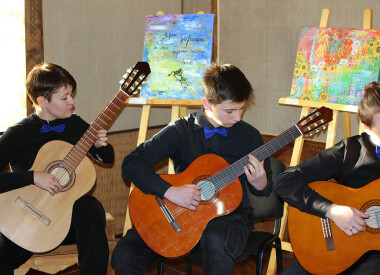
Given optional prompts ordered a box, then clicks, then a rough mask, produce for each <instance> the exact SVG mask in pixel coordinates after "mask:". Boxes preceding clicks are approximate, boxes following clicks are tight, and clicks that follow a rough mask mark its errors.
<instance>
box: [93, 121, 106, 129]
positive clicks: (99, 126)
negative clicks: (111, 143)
mask: <svg viewBox="0 0 380 275" xmlns="http://www.w3.org/2000/svg"><path fill="white" fill-rule="evenodd" d="M94 124H96V126H98V128H99V129H101V128H103V126H101V125H99V124H98V123H97V122H96V121H94ZM103 129H104V128H103Z"/></svg>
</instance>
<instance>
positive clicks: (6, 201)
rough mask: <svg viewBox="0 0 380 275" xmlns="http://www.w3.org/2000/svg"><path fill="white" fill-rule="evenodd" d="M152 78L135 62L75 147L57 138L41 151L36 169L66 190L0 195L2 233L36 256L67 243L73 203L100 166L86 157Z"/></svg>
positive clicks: (144, 65) (32, 188)
mask: <svg viewBox="0 0 380 275" xmlns="http://www.w3.org/2000/svg"><path fill="white" fill-rule="evenodd" d="M149 74H150V68H149V64H148V63H146V62H138V63H136V65H135V66H134V67H133V68H132V69H131V70H130V71H129V72H128V73H127V74H125V75H124V79H123V80H122V81H121V86H120V89H119V90H118V92H117V93H116V95H115V96H114V97H113V98H112V100H111V101H110V102H109V103H108V104H107V106H106V107H105V108H104V109H103V111H102V112H101V114H100V115H99V116H98V117H97V118H96V119H95V120H94V122H92V123H91V125H90V127H89V128H88V129H87V131H86V132H85V133H84V134H83V136H82V137H81V138H80V140H79V141H78V142H77V143H76V144H75V146H73V145H71V144H69V143H67V142H64V141H58V140H57V141H51V142H48V143H46V144H45V145H44V146H42V147H41V148H40V150H39V152H38V154H37V156H36V159H35V160H34V164H33V166H32V168H31V170H34V171H46V172H47V173H50V174H52V175H54V176H55V177H56V178H57V179H58V181H59V183H60V184H61V185H62V187H63V191H62V192H61V193H58V194H56V195H54V196H52V195H50V193H49V192H47V191H46V190H43V189H41V188H39V187H37V186H36V185H28V186H26V187H23V188H19V189H15V190H12V191H9V192H6V193H2V194H0V205H1V211H0V232H1V233H2V234H4V235H5V236H6V237H7V238H8V239H10V240H11V241H12V242H14V243H15V244H17V245H19V246H21V247H23V248H24V249H27V250H29V251H32V252H35V253H39V252H46V251H49V250H51V249H53V248H55V247H57V246H58V245H59V244H60V243H61V242H62V241H63V240H64V238H65V237H66V235H67V233H68V231H69V228H70V224H71V215H72V208H73V204H74V202H75V201H76V200H77V199H78V198H80V197H81V196H83V195H84V194H86V193H87V192H89V191H90V189H91V188H92V187H93V185H94V183H95V178H96V173H95V168H94V166H93V164H92V162H91V160H90V159H89V158H88V157H87V156H86V154H87V153H88V151H89V150H90V148H91V147H92V146H93V145H94V143H95V141H96V136H97V134H98V131H99V130H100V129H101V128H103V129H106V128H107V126H108V124H109V123H110V122H111V120H112V119H113V118H114V117H115V116H116V114H117V113H118V111H119V110H120V108H121V106H122V105H123V104H124V103H125V101H126V99H127V98H128V96H129V95H132V94H135V93H137V92H138V89H139V87H141V84H142V83H143V82H144V80H145V79H146V77H147V76H148V75H149Z"/></svg>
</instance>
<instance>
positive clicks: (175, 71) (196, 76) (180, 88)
mask: <svg viewBox="0 0 380 275" xmlns="http://www.w3.org/2000/svg"><path fill="white" fill-rule="evenodd" d="M213 26H214V15H213V14H180V15H148V16H147V17H146V30H145V41H144V56H143V61H146V62H148V63H149V65H150V67H151V71H152V72H151V75H150V76H149V78H148V81H147V83H146V84H145V85H144V86H143V87H142V90H141V93H140V97H142V98H155V99H190V100H198V99H202V77H203V74H204V71H205V70H206V68H207V67H208V66H209V65H210V63H211V55H212V39H213Z"/></svg>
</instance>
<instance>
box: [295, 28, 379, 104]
mask: <svg viewBox="0 0 380 275" xmlns="http://www.w3.org/2000/svg"><path fill="white" fill-rule="evenodd" d="M379 68H380V31H379V30H359V29H339V28H318V27H304V28H302V29H301V34H300V37H299V43H298V48H297V56H296V63H295V68H294V74H293V80H292V87H291V92H290V97H291V98H297V99H301V100H311V101H319V102H330V103H337V104H346V105H357V104H358V102H359V100H360V99H361V98H362V97H363V95H364V87H365V85H367V84H369V83H370V82H372V81H378V79H379Z"/></svg>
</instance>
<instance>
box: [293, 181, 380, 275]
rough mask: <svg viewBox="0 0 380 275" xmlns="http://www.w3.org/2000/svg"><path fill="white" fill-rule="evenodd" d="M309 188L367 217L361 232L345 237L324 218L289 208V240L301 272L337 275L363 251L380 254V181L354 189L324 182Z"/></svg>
mask: <svg viewBox="0 0 380 275" xmlns="http://www.w3.org/2000/svg"><path fill="white" fill-rule="evenodd" d="M309 186H310V187H311V188H312V189H313V190H315V191H316V192H317V193H319V194H321V195H322V196H324V197H326V198H328V199H329V200H331V201H333V202H335V203H337V204H340V205H347V206H351V207H355V208H357V209H359V210H360V211H362V212H364V213H368V214H370V215H371V216H370V217H369V218H368V219H366V222H367V228H366V230H365V231H363V232H360V233H359V234H356V235H353V236H348V235H347V234H346V233H344V232H343V231H342V230H340V229H339V228H338V227H337V226H336V225H335V223H334V222H332V221H330V220H329V219H328V218H323V219H322V218H320V217H317V216H314V215H310V214H307V213H305V212H301V211H299V210H298V209H296V208H294V207H289V217H288V229H289V237H290V241H291V244H292V248H293V251H294V254H295V256H296V258H297V260H298V261H299V263H300V264H301V265H302V266H303V268H305V269H306V270H307V271H309V272H310V273H312V274H337V273H340V272H342V271H344V270H345V269H347V268H348V267H350V266H351V265H352V264H353V263H355V262H356V261H357V260H358V259H359V258H360V257H361V256H362V255H363V254H364V253H366V252H367V251H370V250H380V242H379V236H380V179H378V180H375V181H373V182H371V183H369V184H367V185H366V186H364V187H362V188H358V189H354V188H349V187H346V186H343V185H340V184H337V183H333V182H327V181H317V182H312V183H310V184H309Z"/></svg>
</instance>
